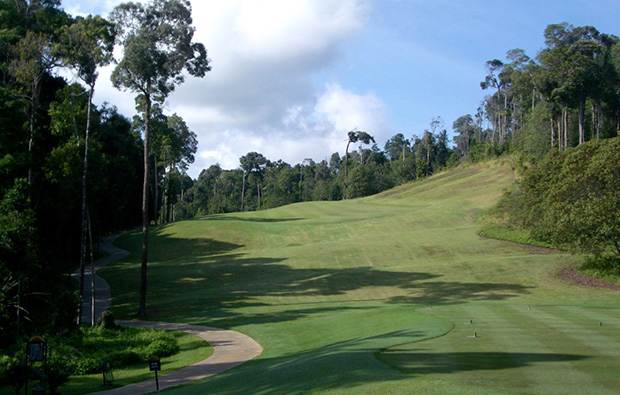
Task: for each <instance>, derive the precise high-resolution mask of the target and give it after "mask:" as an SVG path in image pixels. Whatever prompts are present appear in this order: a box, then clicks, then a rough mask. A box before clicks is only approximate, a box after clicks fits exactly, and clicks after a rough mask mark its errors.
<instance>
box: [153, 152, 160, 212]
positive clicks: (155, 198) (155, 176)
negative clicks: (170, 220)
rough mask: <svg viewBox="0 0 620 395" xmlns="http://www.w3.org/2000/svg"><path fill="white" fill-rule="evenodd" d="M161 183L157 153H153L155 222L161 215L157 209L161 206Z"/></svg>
mask: <svg viewBox="0 0 620 395" xmlns="http://www.w3.org/2000/svg"><path fill="white" fill-rule="evenodd" d="M158 188H159V183H158V182H157V155H153V195H154V196H153V218H154V219H155V224H157V221H159V216H158V215H157V211H158V210H157V209H158V208H159V190H158Z"/></svg>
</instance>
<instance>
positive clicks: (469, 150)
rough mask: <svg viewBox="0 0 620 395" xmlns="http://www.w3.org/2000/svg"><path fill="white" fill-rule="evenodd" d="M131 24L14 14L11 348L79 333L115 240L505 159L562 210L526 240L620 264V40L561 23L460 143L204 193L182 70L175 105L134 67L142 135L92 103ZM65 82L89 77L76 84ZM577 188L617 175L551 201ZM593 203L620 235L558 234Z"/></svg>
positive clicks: (517, 61) (4, 320)
mask: <svg viewBox="0 0 620 395" xmlns="http://www.w3.org/2000/svg"><path fill="white" fill-rule="evenodd" d="M160 3H162V4H164V3H166V4H167V2H163V1H162V2H160ZM172 3H175V2H172ZM181 3H183V2H181ZM119 15H120V11H119V12H118V13H117V14H116V15H113V17H115V18H111V20H109V21H108V20H105V19H103V18H101V17H100V16H88V17H74V16H71V15H69V14H67V13H66V12H65V11H64V10H63V8H62V5H61V2H60V1H59V0H40V1H26V0H6V1H2V2H0V46H1V47H2V51H1V52H0V73H1V74H0V77H1V80H0V131H1V133H0V174H1V175H2V176H1V178H0V278H1V279H2V283H1V284H0V301H1V303H0V347H3V346H6V345H8V344H11V343H12V342H13V341H14V339H15V338H16V337H19V336H21V335H23V334H24V333H32V331H33V330H34V329H41V328H45V330H50V331H54V332H58V331H61V330H67V329H70V328H73V327H74V326H75V312H76V311H77V309H78V304H79V299H80V298H79V295H80V293H79V291H78V288H77V285H76V284H73V283H72V282H71V279H70V273H71V272H72V271H73V270H74V269H75V268H76V267H78V265H79V264H80V262H81V263H82V265H83V264H84V261H85V260H87V257H88V256H89V254H90V255H92V253H93V252H95V253H96V251H97V246H96V243H97V240H99V238H100V237H101V236H103V235H108V234H112V233H115V232H119V231H122V230H127V229H134V228H136V227H139V226H141V225H142V226H143V227H144V226H146V227H147V228H148V225H149V224H161V223H166V222H170V221H178V220H182V219H187V218H191V217H194V216H198V215H205V214H216V213H227V212H235V211H249V210H262V209H267V208H273V207H277V206H282V205H286V204H290V203H295V202H303V201H319V200H341V199H353V198H357V197H362V196H368V195H372V194H376V193H378V192H381V191H384V190H387V189H390V188H393V187H395V186H398V185H401V184H403V183H407V182H410V181H414V180H418V179H422V178H425V177H428V176H431V175H433V174H434V173H437V172H439V171H441V170H443V169H447V168H450V167H456V166H459V165H460V164H462V163H467V162H480V161H485V160H489V159H492V158H496V157H500V156H508V155H512V156H514V157H516V158H518V161H519V163H521V164H522V166H523V168H531V169H534V170H532V172H531V173H530V174H532V175H531V176H529V178H528V177H526V178H524V180H525V181H524V183H523V185H522V188H521V189H520V190H521V191H522V193H523V196H525V197H526V198H527V196H530V197H531V196H536V195H537V194H540V193H544V194H545V196H548V200H546V201H544V202H543V203H540V202H539V201H532V202H530V204H529V206H527V207H528V210H529V211H528V213H527V215H526V214H523V216H522V217H520V218H522V220H523V224H524V226H525V225H527V224H529V225H530V226H533V227H538V225H540V224H541V223H543V224H545V225H546V226H545V227H539V229H540V232H541V235H539V236H540V237H541V238H547V239H550V240H553V241H555V242H557V243H562V244H573V245H575V246H576V247H575V248H577V249H579V250H583V251H585V252H592V251H593V248H594V247H596V246H599V247H600V248H599V249H597V250H596V251H599V252H600V251H605V248H607V247H605V245H606V244H605V243H606V242H609V241H610V240H612V239H613V240H612V244H613V245H614V248H615V249H618V254H619V255H620V248H619V247H618V243H619V240H618V229H617V224H618V223H620V221H618V218H617V216H618V214H617V213H618V212H620V210H618V208H619V207H618V201H617V196H618V195H617V192H614V193H616V194H615V195H613V194H610V192H609V191H617V188H618V184H619V183H620V181H619V179H620V175H619V173H618V163H619V160H618V157H617V153H618V148H617V140H618V138H617V136H618V131H619V130H620V39H618V37H616V36H614V35H612V34H606V33H601V32H599V31H598V30H597V29H596V28H595V27H592V26H583V27H575V26H572V25H569V24H566V23H562V24H553V25H549V26H548V27H547V29H546V30H545V32H544V47H543V48H542V49H541V50H540V52H539V53H538V54H535V55H533V56H530V55H528V54H526V53H525V52H524V51H523V50H520V49H512V50H509V51H507V53H506V54H505V56H504V55H501V54H498V56H499V58H498V59H492V60H489V61H488V62H487V63H486V64H485V65H481V69H482V66H484V67H485V70H486V75H484V74H482V73H481V82H480V88H481V102H480V106H479V107H478V108H476V109H472V113H471V114H464V115H463V116H461V117H459V118H458V119H456V120H454V121H453V122H452V124H451V127H450V126H446V124H445V122H444V120H443V119H442V118H441V117H439V116H435V117H433V118H432V121H431V122H430V123H429V127H428V129H427V130H424V131H409V132H407V133H397V134H395V135H394V136H393V137H392V138H390V139H389V140H387V141H386V142H384V143H382V142H375V140H374V138H373V136H372V130H368V131H362V130H350V131H346V130H344V131H342V135H343V141H346V147H345V146H344V145H345V144H344V143H343V147H342V148H343V150H344V152H345V155H344V156H341V154H340V153H338V152H335V153H333V154H332V155H331V157H330V159H329V161H328V160H327V159H324V160H320V161H315V160H313V159H311V158H308V159H305V160H304V161H303V162H302V163H297V164H288V163H285V162H283V161H282V160H278V159H276V158H272V159H269V158H266V157H265V156H264V155H262V154H261V153H258V152H249V153H247V154H246V155H244V156H242V157H241V158H239V167H238V168H237V169H222V168H221V167H220V166H218V165H213V166H211V167H209V168H208V169H204V170H203V171H202V172H201V173H200V175H199V177H198V178H197V179H196V180H193V179H191V178H190V177H189V176H188V175H187V173H186V170H187V169H188V166H189V165H190V164H191V163H192V162H193V160H194V154H195V153H196V150H197V145H198V141H197V139H196V134H195V133H194V132H193V131H191V130H190V128H189V127H188V125H187V124H186V123H185V121H184V120H183V119H182V117H181V116H179V115H178V114H172V115H166V114H165V113H164V111H163V108H164V107H163V104H164V102H165V100H166V96H167V95H168V94H169V93H170V92H171V91H172V90H173V89H174V84H178V83H181V82H182V78H181V79H179V75H180V74H179V73H180V72H181V71H180V69H179V70H173V64H174V63H175V62H172V61H171V62H170V64H166V65H164V66H163V67H164V69H163V71H162V72H161V73H162V74H161V75H162V77H161V78H162V79H161V84H160V85H157V86H158V87H159V88H158V89H159V91H156V90H154V91H149V90H148V89H143V88H142V87H140V86H132V85H130V82H128V81H129V79H128V78H127V76H128V73H129V71H126V70H125V71H123V70H124V69H118V68H117V70H120V71H118V73H115V74H113V76H112V78H113V79H114V78H115V79H116V81H115V84H116V85H117V86H118V87H119V88H121V89H123V88H124V89H128V90H132V91H133V92H136V94H137V96H136V115H134V116H133V118H128V117H127V116H126V115H124V114H120V113H119V111H118V110H117V108H116V107H115V106H114V103H104V104H102V105H96V104H94V103H93V102H92V97H93V92H94V91H95V89H96V81H97V76H98V73H97V69H98V67H100V66H103V65H107V64H111V63H113V62H115V63H116V64H118V66H122V65H127V63H126V62H129V61H130V59H128V58H127V57H126V58H124V59H122V60H121V59H116V60H115V59H113V56H112V54H113V48H114V46H115V45H121V46H124V48H125V51H126V52H127V50H128V48H131V47H130V46H129V45H130V44H131V43H130V41H131V40H130V37H131V35H128V33H127V31H128V29H130V27H131V23H129V22H127V21H124V22H126V23H125V24H124V22H123V19H122V18H121V17H120V16H119ZM190 30H191V29H189V30H187V31H190ZM190 38H191V36H190ZM188 51H190V52H191V53H190V54H189V55H187V56H188V57H186V58H184V62H182V63H183V67H186V66H187V65H188V64H189V68H186V69H185V70H186V71H188V72H189V73H190V74H192V75H195V76H197V77H202V76H204V75H205V73H206V72H207V71H208V70H209V66H208V59H207V58H206V50H205V49H204V47H202V46H201V45H198V44H197V43H192V44H191V48H189V49H188ZM500 58H501V59H500ZM124 62H125V63H124ZM177 63H178V62H177ZM63 70H73V74H74V75H75V76H76V77H75V79H71V78H69V77H66V76H65V75H66V73H65V74H63V73H62V71H63ZM472 114H473V115H472ZM448 128H450V129H451V132H449V131H448ZM451 135H452V136H454V137H453V138H450V137H449V136H451ZM347 137H348V139H347V140H344V139H346V138H347ZM605 141H607V142H605ZM614 141H615V142H616V143H613V142H614ZM379 144H382V147H381V145H379ZM605 144H606V145H605ZM613 144H615V146H614V145H613ZM538 164H540V165H538ZM597 169H598V170H600V169H606V171H607V170H608V171H607V172H606V173H604V174H603V173H602V172H601V173H597ZM564 173H566V174H573V175H575V176H577V175H579V177H580V178H579V179H580V180H581V179H584V180H585V179H588V180H592V179H593V178H592V177H594V175H595V174H599V175H600V182H599V183H598V184H595V183H592V184H589V185H588V186H584V187H583V188H581V189H580V188H576V189H570V188H569V186H570V185H564V186H563V188H564V189H562V191H564V192H565V193H564V195H558V194H555V193H552V192H550V191H549V189H547V190H545V191H542V192H541V189H542V188H544V187H545V186H546V187H548V188H551V189H552V190H556V189H554V188H560V187H557V186H554V184H552V182H551V181H552V179H554V178H558V177H560V178H561V174H564ZM586 175H589V176H588V177H586ZM604 175H606V177H607V178H605V177H603V176H604ZM590 176H592V177H590ZM540 178H544V179H545V180H547V181H548V182H546V183H539V182H538V180H539V179H540ZM568 179H569V178H565V180H568ZM146 180H151V181H149V182H148V183H147V182H146ZM556 181H558V182H559V181H560V180H559V179H558V180H556ZM614 183H615V184H614ZM608 187H610V188H612V189H606V188H608ZM145 188H146V189H145ZM613 188H616V189H613ZM593 190H596V191H600V194H599V195H600V196H601V197H602V201H606V202H607V203H606V205H603V206H596V205H594V206H592V207H591V210H589V211H588V213H589V214H591V215H592V216H596V215H597V213H599V212H598V211H597V210H599V211H600V213H603V212H604V213H605V215H608V217H609V218H612V219H611V220H612V221H613V220H615V221H616V222H615V223H616V227H615V228H614V227H611V228H608V227H606V226H607V225H604V224H602V223H599V222H596V221H594V220H591V219H590V220H586V221H585V225H583V226H586V227H587V229H590V234H591V235H592V237H593V238H594V239H596V240H598V241H597V243H595V244H591V243H589V242H585V241H584V240H585V239H583V237H582V238H580V236H579V235H582V236H583V235H584V233H583V232H581V229H583V227H581V228H580V227H579V226H577V225H575V226H574V227H573V228H570V229H571V232H570V234H572V235H573V236H574V237H573V236H569V235H568V234H569V233H568V232H557V230H558V227H557V226H556V225H557V224H558V222H562V221H563V222H562V223H564V224H577V223H578V222H579V221H581V219H580V220H574V219H573V218H567V215H565V214H563V213H566V212H567V211H566V210H564V209H565V208H566V207H565V206H564V205H569V204H572V206H570V207H571V210H572V211H570V212H571V213H576V212H577V211H579V210H577V208H579V207H583V204H582V201H581V200H577V201H575V200H570V198H571V197H573V196H579V197H580V198H584V196H586V197H587V196H589V194H590V193H591V191H593ZM528 193H530V194H529V195H528ZM610 196H615V199H609V197H610ZM605 199H606V200H605ZM526 200H527V199H526ZM550 207H553V208H554V210H549V208H550ZM588 207H590V206H588ZM144 212H146V214H144ZM542 213H544V215H542ZM600 213H599V214H600ZM145 215H146V217H145ZM575 215H576V214H575ZM145 218H146V219H145ZM571 221H572V222H571ZM526 223H527V224H526ZM605 224H607V222H605ZM561 229H566V228H564V227H563V228H561ZM596 229H599V230H600V229H606V231H607V233H604V232H598V233H597V232H596ZM544 232H546V233H545V234H542V233H544ZM89 241H90V242H89ZM586 245H587V246H589V247H586ZM601 246H602V247H601ZM601 248H602V250H601ZM596 251H595V252H596Z"/></svg>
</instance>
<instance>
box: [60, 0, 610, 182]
mask: <svg viewBox="0 0 620 395" xmlns="http://www.w3.org/2000/svg"><path fill="white" fill-rule="evenodd" d="M121 2H122V1H116V0H100V1H97V0H63V1H62V4H63V7H64V8H65V10H66V11H67V12H69V13H71V14H73V15H83V14H89V13H91V14H99V15H103V16H106V15H107V14H108V13H109V12H110V10H112V8H113V7H114V6H116V5H117V4H119V3H121ZM192 10H193V19H194V26H195V27H196V34H195V36H194V41H199V42H202V43H203V44H204V45H205V47H206V48H207V50H208V55H209V58H210V59H211V65H212V71H211V72H209V73H207V75H206V76H205V77H204V78H202V79H196V78H187V79H186V82H185V84H183V85H181V86H179V87H177V89H176V91H175V92H174V93H173V94H172V95H171V96H170V97H169V98H168V100H167V104H166V110H165V111H166V112H167V113H169V114H172V113H177V114H179V115H180V116H181V117H183V119H184V120H185V121H186V122H187V124H188V125H189V127H190V128H191V129H192V130H193V131H194V132H195V133H196V134H197V135H198V141H199V147H198V152H197V154H196V161H195V163H194V164H193V165H192V167H191V168H190V170H189V175H190V176H192V177H193V178H196V177H197V176H198V175H199V174H200V171H201V170H202V169H204V168H207V167H209V166H210V165H212V164H215V163H219V164H220V165H221V166H222V167H223V168H226V169H231V168H236V167H238V166H239V157H241V156H243V155H245V154H246V153H248V152H250V151H257V152H260V153H262V154H263V155H265V156H266V157H267V158H269V159H271V160H278V159H282V160H284V161H285V162H288V163H290V164H296V163H300V162H302V161H303V160H304V159H305V158H312V159H314V160H315V161H317V162H318V161H321V160H323V159H329V157H330V156H331V154H332V153H333V152H339V153H340V154H341V155H342V154H344V148H345V145H346V141H345V139H346V135H347V131H349V130H352V129H354V128H357V129H359V130H364V131H367V132H369V133H370V134H371V135H373V136H374V137H375V139H376V141H377V143H378V145H379V147H380V148H383V146H384V144H385V141H386V140H387V139H389V138H390V137H392V136H393V135H395V134H396V133H403V134H404V135H405V136H406V137H408V138H411V137H412V136H414V135H421V134H422V133H423V132H424V130H425V129H428V128H429V124H430V122H431V120H432V119H433V117H437V116H440V117H442V118H443V120H444V122H445V127H446V129H447V130H448V132H451V129H452V128H451V126H452V122H453V121H454V120H455V119H456V118H458V117H459V116H461V115H465V114H473V113H475V112H476V109H477V107H478V106H479V105H480V102H481V100H482V99H483V98H484V95H485V92H483V91H482V90H481V89H480V81H482V80H483V79H484V77H485V68H484V64H485V62H486V61H487V60H492V59H495V58H498V59H502V60H503V59H504V58H505V54H506V52H507V51H508V50H510V49H514V48H522V49H524V50H525V51H526V53H527V54H528V55H529V56H530V57H535V56H536V54H537V52H538V51H539V50H540V49H541V48H542V47H543V45H544V37H543V32H544V30H545V27H546V26H547V25H549V24H552V23H561V22H568V23H571V24H573V25H575V26H583V25H592V26H595V27H596V28H597V29H598V30H599V31H601V32H603V33H610V34H615V35H620V25H619V24H618V16H619V15H620V2H618V1H617V0H591V1H580V0H562V1H557V0H539V1H534V0H519V1H514V0H468V1H460V0H459V1H457V0H450V1H449V0H260V1H257V0H225V1H223V0H192ZM110 70H111V68H109V69H107V70H103V71H102V73H101V77H100V78H99V83H98V86H97V94H96V97H95V101H96V102H97V103H98V104H101V103H103V102H104V101H107V102H109V103H111V104H114V105H116V106H117V107H118V108H119V110H120V111H121V112H122V113H123V114H125V115H126V116H128V117H131V116H133V115H134V113H135V109H134V101H133V94H132V93H131V92H120V91H118V90H116V89H114V88H113V87H112V86H111V83H110V82H109V73H110Z"/></svg>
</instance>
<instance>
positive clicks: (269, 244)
mask: <svg viewBox="0 0 620 395" xmlns="http://www.w3.org/2000/svg"><path fill="white" fill-rule="evenodd" d="M513 180H514V177H513V174H512V172H511V170H510V169H509V168H507V167H504V166H493V165H489V166H487V167H481V166H472V167H469V168H461V169H457V170H453V171H450V172H446V173H442V174H439V175H436V176H434V177H431V178H430V179H428V180H425V181H422V182H419V183H414V184H409V185H405V186H401V187H399V188H395V189H393V190H390V191H388V192H385V193H383V194H379V195H376V196H373V197H370V198H365V199H357V200H350V201H345V202H313V203H303V204H295V205H290V206H286V207H281V208H278V209H274V210H268V211H262V212H257V213H236V214H229V215H221V216H209V217H204V218H199V219H196V220H193V221H185V222H181V223H177V224H171V225H167V226H162V227H159V228H154V229H153V231H152V233H151V240H150V250H149V254H150V263H149V290H150V291H149V296H148V299H147V304H148V314H149V318H151V319H153V320H162V321H170V322H185V323H192V324H203V325H209V326H216V327H224V328H231V329H234V330H238V331H241V332H243V333H246V334H248V335H250V336H251V337H253V338H254V339H256V340H257V341H258V342H259V343H260V344H261V345H262V346H263V348H264V350H265V351H264V352H263V354H262V355H261V356H259V357H258V358H256V359H254V360H253V361H250V362H248V363H246V364H244V365H242V366H241V367H239V368H236V369H233V370H231V371H228V372H225V373H223V374H221V375H218V376H216V377H213V378H210V379H208V380H206V381H205V382H204V383H202V384H201V383H199V384H197V386H196V385H193V386H188V387H185V388H180V389H177V390H174V391H173V392H174V393H188V394H189V393H203V392H209V393H222V394H224V393H298V392H328V391H329V392H330V393H360V392H370V393H379V392H380V393H411V392H422V393H472V394H474V393H476V394H478V393H503V392H508V393H509V392H512V391H514V392H522V391H525V392H528V393H552V392H560V391H561V390H562V389H566V388H567V387H566V386H564V387H563V386H561V385H553V384H551V383H552V382H555V381H562V380H564V377H566V376H567V375H568V376H570V377H571V380H572V387H571V389H572V390H573V391H572V392H573V393H586V392H591V391H595V392H597V391H599V393H605V391H607V390H608V389H609V388H610V385H611V384H616V385H617V384H620V382H617V381H615V380H616V379H615V378H614V377H613V375H612V374H602V373H599V372H598V370H600V368H601V363H604V364H610V365H608V366H612V367H615V366H616V365H618V360H617V359H620V356H618V357H616V356H615V355H620V354H618V353H615V354H614V353H613V352H605V350H604V347H602V346H598V347H597V346H595V345H596V344H597V342H600V341H601V339H606V340H607V341H608V342H614V341H617V340H619V339H618V338H617V337H618V336H617V335H615V333H616V332H614V331H613V329H614V327H615V325H616V323H615V321H614V320H609V319H605V320H604V326H603V327H597V325H598V324H599V322H600V320H601V319H600V318H596V317H597V316H598V313H599V312H607V316H609V317H613V316H614V314H616V313H617V312H616V311H615V310H613V309H610V308H613V307H615V306H617V302H618V296H619V294H618V293H617V292H615V291H611V290H603V289H589V288H587V287H577V286H574V285H572V284H571V283H569V282H566V281H563V280H561V279H558V278H557V277H556V273H557V272H558V271H560V270H562V269H563V268H565V267H568V266H571V265H575V264H577V263H578V260H577V258H576V257H574V256H570V255H566V254H549V253H547V252H545V251H544V250H541V249H536V248H530V247H525V246H520V245H517V244H514V243H506V242H502V241H497V240H489V239H485V238H481V237H479V236H478V235H477V234H476V233H477V231H478V228H479V225H478V219H479V217H480V216H481V215H482V214H483V213H484V212H485V211H486V210H488V209H489V208H490V207H492V206H493V205H494V204H495V202H496V201H497V200H498V199H499V198H500V196H501V195H502V194H503V193H504V191H505V190H506V189H507V188H509V187H510V185H511V184H512V182H513ZM139 245H140V237H139V235H137V234H135V235H129V236H127V237H124V238H122V239H120V240H119V246H120V247H123V248H127V249H129V250H130V251H132V254H131V255H130V256H129V257H128V258H127V259H126V261H125V262H121V263H118V264H115V265H113V266H110V267H107V268H105V269H103V270H102V271H101V273H102V275H103V276H104V277H106V279H107V280H108V281H109V282H110V283H111V284H112V297H113V305H114V310H115V313H116V314H117V316H122V317H125V318H130V317H133V316H134V315H135V312H136V311H137V302H138V294H137V290H138V289H139V266H140V264H139V260H140V248H139ZM527 306H540V307H541V308H540V309H539V310H536V312H537V313H538V314H539V315H533V314H531V312H532V310H528V312H530V315H528V314H527V313H526V312H525V311H521V310H519V309H522V310H523V309H526V308H527ZM547 306H548V307H547ZM562 306H564V307H562ZM431 307H432V308H431ZM543 307H544V308H548V310H547V311H546V313H545V315H540V312H541V311H544V309H543ZM553 309H559V310H557V311H560V312H561V313H562V314H563V315H564V318H563V319H562V320H560V319H556V318H554V319H553V320H552V318H553V317H555V315H557V314H559V313H558V312H557V311H556V310H553ZM563 309H564V310H563ZM607 309H609V310H607ZM520 312H521V313H522V316H519V313H520ZM468 317H470V318H468ZM512 317H515V318H514V319H513V318H512ZM468 319H473V320H475V321H473V322H474V323H475V325H478V324H479V323H480V324H481V325H483V324H484V325H483V326H481V327H480V328H481V329H479V333H480V337H479V338H476V339H475V340H472V339H470V338H468V337H467V336H469V335H470V334H471V332H472V331H471V329H472V328H473V326H470V325H467V326H466V327H463V323H464V322H465V321H466V320H468ZM547 320H549V321H547ZM479 321H480V322H479ZM467 322H468V321H467ZM592 322H593V323H594V324H593V329H592V331H586V330H585V329H584V328H586V327H588V325H590V324H592ZM571 325H572V326H571ZM618 325H620V323H618ZM607 326H609V328H608V327H607ZM600 328H603V329H604V330H605V331H607V332H605V334H604V335H601V336H597V337H596V338H592V339H590V338H584V339H583V340H582V343H583V344H584V345H583V346H581V345H579V347H575V348H573V347H572V345H573V344H575V345H577V342H576V341H575V338H580V336H586V335H587V336H590V335H592V334H597V333H598V332H595V331H597V330H599V329H600ZM476 329H478V328H476ZM560 329H561V331H560ZM573 332H574V333H573ZM618 333H620V332H618ZM598 334H599V335H600V333H598ZM428 339H434V340H428ZM421 360H429V361H430V362H429V363H428V365H424V364H420V361H421ZM490 361H492V363H491V362H490ZM610 371H614V370H610ZM512 375H516V376H517V377H522V378H523V377H525V378H527V380H528V383H527V385H523V386H522V385H518V380H517V381H515V380H512V379H510V377H511V376H512ZM618 381H620V380H618ZM610 383H611V384H610Z"/></svg>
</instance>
